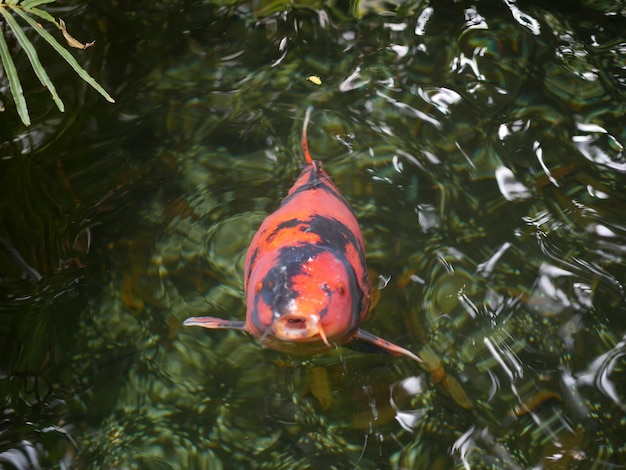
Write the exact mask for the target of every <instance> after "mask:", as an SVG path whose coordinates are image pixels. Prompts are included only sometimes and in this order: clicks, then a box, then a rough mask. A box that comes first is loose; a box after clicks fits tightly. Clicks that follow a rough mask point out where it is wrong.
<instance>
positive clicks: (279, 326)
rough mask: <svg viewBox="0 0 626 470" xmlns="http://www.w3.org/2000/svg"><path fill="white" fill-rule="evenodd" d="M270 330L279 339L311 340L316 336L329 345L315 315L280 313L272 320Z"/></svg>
mask: <svg viewBox="0 0 626 470" xmlns="http://www.w3.org/2000/svg"><path fill="white" fill-rule="evenodd" d="M271 328H272V332H273V336H274V337H275V338H276V339H279V340H281V341H293V342H298V341H312V340H315V339H317V338H319V339H321V340H322V342H323V343H324V344H325V345H326V346H328V347H330V343H329V342H328V338H327V337H326V333H325V332H324V329H323V328H322V324H321V322H320V319H319V317H318V316H317V315H297V314H289V315H281V316H280V317H278V318H276V319H275V320H274V321H273V322H272V326H271Z"/></svg>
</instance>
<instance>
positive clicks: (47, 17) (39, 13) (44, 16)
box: [28, 7, 59, 28]
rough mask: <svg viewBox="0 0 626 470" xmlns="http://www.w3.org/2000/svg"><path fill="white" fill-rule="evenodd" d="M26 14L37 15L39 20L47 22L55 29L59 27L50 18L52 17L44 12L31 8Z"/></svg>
mask: <svg viewBox="0 0 626 470" xmlns="http://www.w3.org/2000/svg"><path fill="white" fill-rule="evenodd" d="M28 13H30V14H31V15H37V16H38V17H39V18H41V19H44V20H46V21H49V22H50V23H52V24H53V25H55V26H56V27H57V28H58V27H59V25H58V24H57V22H56V20H55V19H54V18H53V17H52V15H50V13H48V12H47V11H45V10H41V9H39V8H35V7H32V8H29V9H28Z"/></svg>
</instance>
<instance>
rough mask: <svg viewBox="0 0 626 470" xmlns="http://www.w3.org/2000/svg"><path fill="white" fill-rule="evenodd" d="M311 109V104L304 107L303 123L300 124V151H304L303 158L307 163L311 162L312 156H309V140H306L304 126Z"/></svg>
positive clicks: (307, 123)
mask: <svg viewBox="0 0 626 470" xmlns="http://www.w3.org/2000/svg"><path fill="white" fill-rule="evenodd" d="M311 111H313V106H309V107H308V108H307V109H306V114H305V115H304V124H303V125H302V140H301V141H300V146H301V147H302V153H304V159H305V160H306V162H307V164H309V165H312V164H313V158H312V157H311V153H310V152H309V142H308V140H307V134H306V128H307V127H308V126H309V120H310V118H311Z"/></svg>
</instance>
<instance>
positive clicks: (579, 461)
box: [0, 0, 626, 469]
mask: <svg viewBox="0 0 626 470" xmlns="http://www.w3.org/2000/svg"><path fill="white" fill-rule="evenodd" d="M353 6H354V8H353V9H350V10H347V11H342V10H341V9H340V8H339V7H337V6H332V7H330V6H328V7H323V8H322V7H320V8H319V9H313V8H311V7H306V8H304V7H303V8H299V7H294V8H291V9H289V10H285V11H283V9H282V8H281V7H280V5H278V4H277V3H271V4H270V3H268V4H267V6H264V7H263V9H256V10H255V8H254V7H253V6H251V5H249V4H245V3H243V4H241V5H239V6H238V7H236V8H235V7H232V8H229V7H219V8H218V7H213V6H210V5H209V6H195V5H194V6H193V7H190V10H189V11H188V12H187V13H186V15H187V16H185V15H182V16H175V17H173V19H172V26H171V27H172V28H173V27H174V26H176V28H180V29H177V30H175V31H172V30H167V32H168V34H170V35H180V34H179V32H180V31H184V32H185V33H184V35H183V36H182V38H181V39H180V41H181V42H180V44H184V47H177V48H176V52H175V53H172V54H161V55H160V56H158V55H156V52H155V56H154V57H153V58H152V60H151V61H150V65H149V66H147V65H145V62H142V64H141V67H139V66H137V67H138V68H140V69H141V70H142V71H143V70H147V69H150V72H149V74H147V75H145V76H144V74H139V75H140V76H141V78H140V79H137V78H136V76H133V74H132V73H131V72H127V73H128V75H127V76H128V77H131V76H132V77H135V78H134V80H133V81H129V82H128V83H129V84H128V85H125V87H126V88H125V87H122V88H120V90H119V93H120V95H121V96H119V97H118V96H116V98H118V100H117V101H118V103H121V104H120V105H118V106H119V108H116V109H115V111H110V110H109V111H106V112H114V113H119V114H117V115H116V116H115V118H112V119H111V121H112V122H116V123H118V127H119V128H124V124H123V123H125V122H131V123H134V124H133V125H131V126H128V129H125V131H122V130H111V127H115V126H114V125H113V124H110V126H111V127H107V126H106V125H104V124H102V123H103V122H105V121H106V116H105V117H100V118H97V119H99V121H98V122H99V124H98V125H93V126H92V127H89V125H88V124H83V126H84V128H83V132H82V133H81V134H80V137H72V138H74V139H78V142H79V143H83V142H84V141H88V142H89V143H90V145H86V146H85V145H75V144H72V140H71V136H70V137H67V133H63V132H60V134H62V135H61V137H59V139H60V142H61V143H63V145H61V144H56V146H55V147H54V148H53V150H54V152H55V153H56V155H57V158H56V159H54V161H55V162H56V161H58V162H59V163H58V164H57V163H55V164H53V165H51V164H50V163H49V161H50V160H53V159H48V160H45V159H44V158H43V156H46V155H48V154H46V153H45V150H46V149H42V150H41V154H40V155H35V156H34V157H33V158H32V159H31V160H27V161H28V162H29V163H23V160H20V161H18V160H17V159H16V158H9V157H10V156H11V154H10V152H9V148H8V147H7V146H3V147H2V150H3V152H4V153H5V154H6V157H5V160H4V162H3V164H2V165H3V166H4V167H6V168H7V170H6V171H4V170H3V171H4V172H3V178H4V179H6V181H10V178H12V179H13V180H15V179H20V181H27V182H28V185H26V186H25V188H22V191H23V193H18V192H17V189H18V186H16V185H15V184H14V183H13V184H11V185H8V186H7V185H5V187H10V188H16V189H15V190H14V192H13V193H12V198H8V197H5V198H4V201H5V202H4V203H3V205H2V207H1V211H2V212H1V217H2V221H3V224H2V228H0V237H1V240H2V249H3V252H2V254H1V255H0V263H1V264H0V266H2V269H3V275H2V276H3V277H2V283H1V284H0V287H1V288H2V291H3V293H4V294H5V300H4V301H3V302H2V310H0V333H1V334H2V340H3V343H4V344H3V346H2V353H3V354H4V356H3V359H2V362H0V364H1V366H2V368H1V369H0V371H1V375H0V384H1V385H0V386H1V387H2V388H1V389H2V393H3V395H6V396H7V397H8V398H9V399H8V402H7V405H6V408H5V411H4V415H3V421H2V423H1V424H0V435H2V436H3V442H2V443H0V462H1V464H2V465H6V466H9V467H11V466H13V467H17V468H26V467H28V466H29V465H33V466H36V464H41V465H42V466H53V465H58V466H61V467H65V466H68V465H71V464H73V465H75V466H77V467H80V468H82V467H94V468H154V467H163V468H170V467H183V468H272V469H276V468H285V469H287V468H328V466H329V465H331V464H334V466H335V468H366V469H367V468H412V469H413V468H416V469H417V468H429V469H432V468H453V467H454V468H530V467H541V468H620V466H623V465H625V464H626V448H625V447H624V445H623V437H622V436H623V434H624V431H625V427H626V403H625V401H626V396H625V395H624V392H623V390H626V375H625V373H624V369H625V367H626V346H625V342H626V336H625V331H626V324H625V322H624V315H625V314H626V303H625V294H624V288H623V282H624V279H625V274H626V272H625V271H624V254H625V250H624V245H626V227H625V226H624V222H623V220H624V217H623V213H624V210H625V201H624V197H623V194H622V190H623V188H624V187H625V184H626V176H625V169H626V167H625V164H626V163H625V159H624V142H626V136H625V135H624V131H623V121H624V84H625V82H624V80H625V72H624V71H625V70H626V64H625V63H624V44H625V42H626V39H625V38H624V34H623V31H624V30H625V29H624V26H626V18H625V17H626V15H625V14H624V12H623V11H621V10H619V9H618V8H616V7H614V6H612V5H608V6H599V4H598V3H597V2H596V3H594V2H583V3H581V4H580V10H579V11H569V10H565V11H563V10H558V9H554V10H550V9H546V7H545V6H541V5H539V4H537V5H534V4H533V2H530V3H529V2H525V3H520V4H518V3H517V2H513V1H508V0H505V1H501V2H496V1H489V2H478V3H477V2H474V3H471V4H470V3H466V2H455V3H454V5H448V4H446V5H445V6H443V5H442V6H439V5H438V4H434V5H429V4H406V5H404V4H401V3H396V4H393V5H392V4H381V3H378V2H361V3H360V4H357V3H355V4H354V5H353ZM120 8H121V7H120ZM163 8H166V7H165V6H163ZM555 8H556V7H555ZM559 8H560V7H559ZM115 13H116V14H117V15H121V16H122V17H124V18H125V19H124V20H120V19H119V18H118V20H117V21H119V24H126V25H128V24H130V25H133V27H135V28H139V27H140V25H138V24H137V23H136V22H133V21H131V19H130V18H134V16H133V15H134V13H133V12H130V11H128V10H123V9H120V10H116V11H115ZM124 15H128V17H125V16H124ZM192 17H193V19H192ZM356 17H359V18H360V19H359V20H358V21H354V19H355V18H356ZM185 21H189V24H188V25H187V24H186V23H185ZM181 25H182V27H181ZM598 25H600V26H598ZM162 27H163V28H168V26H167V25H164V26H162ZM143 31H144V33H145V34H156V33H154V32H153V33H150V32H149V31H148V30H147V29H144V30H143ZM158 32H159V33H162V30H158ZM120 34H121V33H120ZM166 36H167V35H166ZM159 37H161V39H160V40H159V41H163V39H162V36H159ZM176 37H178V36H176ZM116 41H120V42H121V41H122V40H121V39H116V38H113V39H111V42H112V47H113V50H116V51H119V50H120V47H121V46H120V45H119V43H116ZM146 41H147V42H146V43H145V44H144V46H143V47H146V48H147V49H146V51H147V52H146V54H147V53H149V52H150V51H151V49H150V46H149V44H150V43H149V41H148V38H146ZM157 44H160V43H159V42H157ZM133 50H134V49H133ZM155 50H156V49H155ZM166 50H167V49H166ZM115 59H120V58H119V57H115V58H110V59H109V60H115ZM143 60H144V61H147V58H145V57H144V58H143ZM114 67H117V66H114ZM135 73H138V72H135ZM311 77H318V78H319V80H318V79H317V78H316V79H311ZM125 93H126V94H128V95H129V96H128V97H127V98H126V99H124V94H125ZM309 105H312V106H313V107H314V111H313V115H312V123H311V127H310V132H309V138H310V144H311V148H312V152H313V154H314V155H315V156H316V157H317V158H319V159H321V160H323V161H324V164H325V168H326V169H327V170H328V171H329V173H330V174H331V175H332V177H333V179H334V181H335V182H336V184H337V185H338V187H339V188H340V189H341V191H342V192H343V194H344V195H345V196H346V198H347V199H348V200H349V201H350V203H351V205H352V206H353V207H354V208H355V211H356V212H357V215H358V218H359V220H360V223H361V226H362V229H363V233H364V237H365V240H366V245H367V249H368V262H369V265H370V269H371V270H372V277H373V278H374V279H375V278H376V277H378V278H379V279H380V283H379V284H380V285H379V287H380V289H381V290H380V294H381V295H380V301H379V303H378V305H377V306H376V308H375V310H374V311H373V312H372V314H371V316H370V318H369V319H368V321H367V323H366V327H367V329H368V330H372V331H373V332H374V333H376V334H380V335H381V336H383V337H385V338H389V339H390V340H393V341H394V342H396V343H398V344H400V345H402V346H404V347H407V348H410V349H412V350H414V351H415V352H417V353H419V354H420V356H422V357H423V358H424V359H425V361H426V363H425V365H424V370H422V369H420V368H418V367H416V366H415V364H414V363H411V361H408V360H405V359H402V358H393V357H388V356H379V355H375V354H367V353H363V352H356V351H351V350H349V349H344V348H340V349H338V350H336V351H333V352H332V353H329V354H324V355H320V356H315V357H305V358H293V357H289V356H287V355H283V354H279V353H276V352H273V351H267V350H263V349H261V348H260V347H259V346H258V345H257V344H255V343H254V342H253V341H252V340H251V339H250V338H248V337H245V336H243V335H242V334H238V333H236V332H206V331H201V330H198V329H187V328H183V327H182V326H181V323H182V321H183V320H184V319H185V318H187V317H188V316H193V315H203V314H210V315H214V316H218V317H224V318H231V319H242V318H243V315H244V306H243V301H242V264H243V254H244V253H245V250H246V248H247V245H248V243H249V241H250V239H251V237H252V234H253V233H254V231H255V230H256V228H257V227H258V225H259V224H260V222H261V220H263V217H265V215H266V214H267V213H268V212H270V211H272V210H274V209H275V208H276V207H277V204H278V202H279V200H280V198H281V197H282V196H284V194H285V193H286V191H287V190H288V188H289V187H290V186H291V184H292V183H293V181H294V179H295V177H296V175H297V173H298V167H299V166H300V165H301V164H302V158H301V156H300V152H299V147H298V139H299V134H300V129H301V125H302V118H303V115H304V110H305V108H306V107H307V106H309ZM100 121H101V122H100ZM93 129H97V131H94V130H93ZM74 132H76V131H74ZM90 132H91V133H90ZM98 132H100V133H102V136H100V135H99V134H98ZM116 132H118V133H119V134H115V133H116ZM125 132H127V134H126V133H125ZM93 133H95V136H94V135H93ZM112 134H115V135H113V136H112ZM85 135H87V136H88V137H85ZM120 137H121V138H120ZM99 138H101V143H100V144H99V143H98V139H99ZM81 139H82V140H81ZM94 141H95V143H94ZM33 142H35V141H33ZM35 143H36V142H35ZM72 145H74V147H73V146H72ZM15 148H23V147H21V146H16V147H15ZM60 148H62V149H63V150H62V151H60V150H59V149H60ZM90 154H93V155H96V156H97V157H98V158H97V160H93V159H88V158H87V156H88V155H90ZM24 161H25V160H24ZM31 162H32V163H31ZM9 170H10V171H11V172H12V173H9ZM9 174H11V175H13V174H14V175H16V176H5V175H9ZM44 174H45V175H50V174H54V175H55V179H54V180H53V182H49V181H50V178H48V179H46V178H44ZM26 178H29V179H26ZM42 181H45V182H46V183H45V184H44V185H42ZM47 184H54V185H55V186H54V187H55V190H54V191H52V190H48V189H46V188H49V186H46V185H47ZM5 191H6V190H5ZM9 227H10V228H9ZM465 394H467V396H468V397H469V400H470V401H471V405H472V406H471V409H466V408H469V406H467V407H463V406H460V405H459V403H460V399H459V397H463V396H465Z"/></svg>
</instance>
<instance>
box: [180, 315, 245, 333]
mask: <svg viewBox="0 0 626 470" xmlns="http://www.w3.org/2000/svg"><path fill="white" fill-rule="evenodd" d="M183 325H185V326H201V327H202V328H211V329H218V328H219V329H225V330H245V329H246V328H245V327H246V322H244V321H231V320H223V319H221V318H214V317H190V318H187V319H186V320H185V321H184V322H183Z"/></svg>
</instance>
